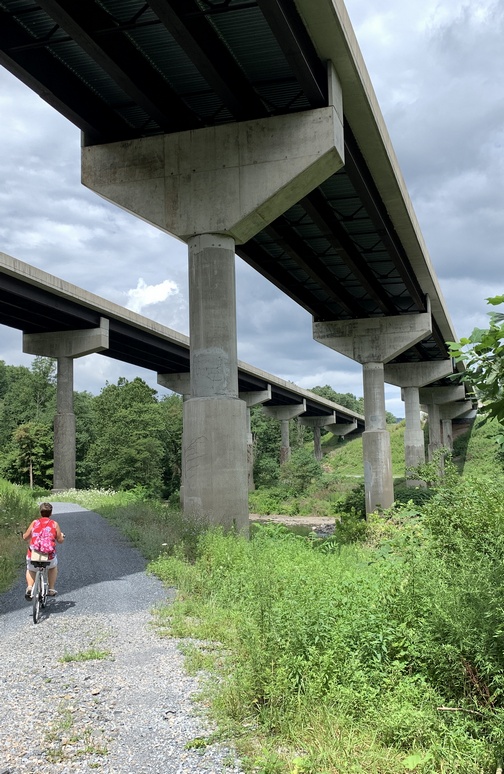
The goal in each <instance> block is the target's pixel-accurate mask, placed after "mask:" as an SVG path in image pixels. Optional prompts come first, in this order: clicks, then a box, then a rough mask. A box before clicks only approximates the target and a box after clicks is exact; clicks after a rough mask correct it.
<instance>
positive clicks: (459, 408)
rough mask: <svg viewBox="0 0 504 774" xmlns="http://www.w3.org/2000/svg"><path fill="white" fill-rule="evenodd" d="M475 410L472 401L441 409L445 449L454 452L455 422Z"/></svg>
mask: <svg viewBox="0 0 504 774" xmlns="http://www.w3.org/2000/svg"><path fill="white" fill-rule="evenodd" d="M472 410H473V406H472V403H471V401H470V400H464V401H460V402H456V403H447V404H445V405H443V406H441V407H440V410H439V415H440V418H441V435H442V443H443V446H444V447H445V449H449V450H450V451H453V420H454V419H456V418H457V417H460V416H463V415H464V414H469V413H470V412H471V411H472Z"/></svg>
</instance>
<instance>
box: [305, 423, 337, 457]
mask: <svg viewBox="0 0 504 774" xmlns="http://www.w3.org/2000/svg"><path fill="white" fill-rule="evenodd" d="M299 424H300V425H304V426H305V427H311V428H312V430H313V456H314V457H315V459H316V460H318V461H319V462H320V460H321V459H322V444H321V437H320V429H321V428H322V427H327V426H328V425H331V426H334V425H335V424H336V414H335V413H334V412H333V414H332V415H331V414H330V415H329V416H326V417H299Z"/></svg>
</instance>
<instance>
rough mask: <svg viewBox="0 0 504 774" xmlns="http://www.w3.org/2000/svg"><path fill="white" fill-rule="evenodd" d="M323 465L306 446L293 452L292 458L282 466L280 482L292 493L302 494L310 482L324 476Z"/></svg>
mask: <svg viewBox="0 0 504 774" xmlns="http://www.w3.org/2000/svg"><path fill="white" fill-rule="evenodd" d="M322 475H323V471H322V466H321V464H320V462H319V461H318V460H316V459H315V457H314V456H313V452H312V451H310V450H309V449H306V448H301V449H296V451H294V452H292V456H291V458H290V460H288V461H287V462H284V464H283V465H281V467H280V483H281V484H282V486H283V487H284V489H285V490H286V492H288V493H289V494H291V495H300V494H301V493H302V492H305V491H306V490H307V489H308V487H309V486H310V484H312V483H313V482H314V481H318V480H320V479H321V478H322Z"/></svg>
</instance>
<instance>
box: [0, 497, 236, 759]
mask: <svg viewBox="0 0 504 774" xmlns="http://www.w3.org/2000/svg"><path fill="white" fill-rule="evenodd" d="M54 516H55V518H56V519H57V520H58V521H59V523H60V525H61V528H62V530H63V532H64V533H65V534H66V541H65V543H64V544H63V546H60V548H59V551H58V556H59V561H60V575H59V578H58V583H57V588H58V591H59V594H58V596H57V597H56V598H55V599H51V600H50V601H49V604H48V607H47V608H46V610H45V611H43V614H42V619H41V621H40V623H38V624H37V625H35V624H34V623H33V621H32V617H31V605H30V604H29V603H28V602H26V601H25V599H24V588H25V584H24V578H23V579H22V580H21V579H20V581H19V583H18V584H17V585H16V586H15V587H14V588H13V589H11V590H10V591H9V592H8V593H6V594H3V595H0V621H1V623H0V648H1V656H0V658H1V669H0V774H7V773H8V774H35V772H37V773H38V774H42V773H44V772H51V774H56V773H61V774H66V773H67V772H68V774H70V772H96V771H99V772H103V773H104V774H131V772H133V773H134V772H139V774H143V772H149V773H150V774H158V772H159V774H161V772H163V774H199V773H200V772H201V773H203V772H208V773H210V772H212V773H213V774H218V773H220V772H226V774H241V771H242V770H241V768H240V766H239V763H238V762H237V760H236V758H235V756H234V755H233V753H232V751H231V750H229V749H227V748H226V747H225V746H223V745H221V744H218V743H215V744H208V745H206V746H204V745H203V746H199V744H198V741H197V740H201V739H202V738H203V739H204V738H206V737H208V736H209V734H211V732H212V726H211V724H209V722H208V721H207V720H206V719H205V717H204V714H203V713H202V709H203V708H202V707H201V705H200V704H198V703H195V702H194V695H195V693H196V692H197V690H198V681H197V680H196V679H195V678H192V677H189V676H187V675H186V674H185V672H184V669H183V659H182V656H181V654H180V652H179V650H178V642H177V640H172V639H168V638H161V637H159V636H158V635H157V634H156V632H155V630H154V629H153V628H152V627H151V626H150V624H151V622H152V616H151V613H150V611H151V609H152V608H153V607H154V606H155V605H156V604H157V603H160V602H162V601H165V600H166V599H167V598H168V597H169V595H170V591H169V590H167V589H166V588H164V587H163V586H162V584H161V583H160V582H159V581H157V580H156V579H154V578H151V577H149V576H147V575H146V574H145V572H144V568H145V562H144V560H143V559H142V557H141V556H140V555H139V554H138V553H137V552H136V551H135V550H133V549H132V548H131V547H130V546H129V545H128V544H127V543H126V541H125V540H124V538H122V537H121V535H120V534H119V533H118V532H117V530H115V529H114V528H112V527H111V526H110V525H109V524H107V522H106V521H105V520H104V519H102V518H101V517H100V516H98V514H95V513H92V512H90V511H86V510H85V509H83V508H81V507H80V506H77V505H72V504H69V503H55V505H54ZM90 649H97V650H99V651H109V652H110V656H108V657H107V658H106V659H97V660H92V661H68V662H61V661H60V659H61V658H62V657H63V656H64V655H65V654H71V655H76V654H79V653H83V652H85V651H89V650H90ZM195 740H196V741H195Z"/></svg>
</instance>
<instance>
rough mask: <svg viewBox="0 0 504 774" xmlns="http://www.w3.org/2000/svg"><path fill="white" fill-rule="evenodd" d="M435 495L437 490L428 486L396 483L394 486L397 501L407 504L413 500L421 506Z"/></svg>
mask: <svg viewBox="0 0 504 774" xmlns="http://www.w3.org/2000/svg"><path fill="white" fill-rule="evenodd" d="M434 495H435V491H434V490H433V489H429V488H428V487H420V486H417V487H413V486H406V484H396V485H395V486H394V500H395V502H396V503H404V504H406V503H409V502H412V503H413V504H414V505H418V506H419V508H421V507H422V506H423V505H424V504H425V503H426V502H428V501H429V500H430V499H431V498H432V497H433V496H434Z"/></svg>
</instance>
